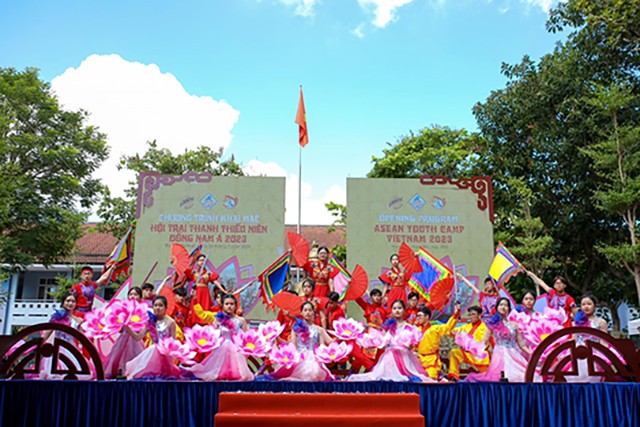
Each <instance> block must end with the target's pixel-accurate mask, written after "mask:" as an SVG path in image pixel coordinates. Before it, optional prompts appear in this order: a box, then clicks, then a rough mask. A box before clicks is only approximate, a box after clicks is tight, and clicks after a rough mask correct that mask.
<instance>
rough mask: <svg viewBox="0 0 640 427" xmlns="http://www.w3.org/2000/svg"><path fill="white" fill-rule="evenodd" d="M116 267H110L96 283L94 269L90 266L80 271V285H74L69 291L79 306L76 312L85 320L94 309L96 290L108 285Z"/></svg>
mask: <svg viewBox="0 0 640 427" xmlns="http://www.w3.org/2000/svg"><path fill="white" fill-rule="evenodd" d="M115 267H116V266H115V264H114V265H112V266H111V267H109V269H108V270H107V271H105V272H104V274H103V275H102V276H100V278H99V279H98V280H96V281H95V282H94V281H93V280H92V279H93V268H91V267H89V266H85V267H82V270H81V271H80V283H76V284H75V285H73V286H72V287H71V290H70V291H69V292H71V293H72V294H73V296H75V297H76V301H77V306H76V309H75V310H76V313H77V315H78V316H79V317H81V318H84V315H85V314H86V313H88V312H90V311H91V309H92V308H93V299H94V298H95V296H96V289H97V288H98V286H103V285H106V284H107V282H108V281H109V277H110V276H111V273H113V270H114V269H115Z"/></svg>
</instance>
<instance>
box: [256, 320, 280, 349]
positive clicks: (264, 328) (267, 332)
mask: <svg viewBox="0 0 640 427" xmlns="http://www.w3.org/2000/svg"><path fill="white" fill-rule="evenodd" d="M282 331H284V325H282V324H280V322H278V321H277V320H271V321H269V322H266V323H262V324H261V325H260V326H258V332H260V333H261V334H262V336H263V337H264V338H265V339H266V340H267V341H268V342H269V343H271V344H272V345H273V343H274V341H275V340H276V338H278V337H279V336H280V334H281V333H282Z"/></svg>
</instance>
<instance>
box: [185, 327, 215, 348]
mask: <svg viewBox="0 0 640 427" xmlns="http://www.w3.org/2000/svg"><path fill="white" fill-rule="evenodd" d="M184 340H185V342H186V343H187V344H188V345H189V348H190V349H191V350H194V351H196V352H198V353H208V352H210V351H212V350H214V349H216V348H218V347H220V345H222V342H223V341H224V337H223V336H221V335H220V330H219V329H216V328H215V326H213V325H206V326H201V325H195V326H194V327H193V328H186V329H185V331H184Z"/></svg>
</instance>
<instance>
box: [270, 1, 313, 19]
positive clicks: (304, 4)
mask: <svg viewBox="0 0 640 427" xmlns="http://www.w3.org/2000/svg"><path fill="white" fill-rule="evenodd" d="M278 1H279V2H280V3H282V4H284V5H286V6H289V7H293V8H295V9H294V13H295V14H296V15H300V16H304V17H309V16H313V8H314V6H315V5H316V4H319V3H320V0H278Z"/></svg>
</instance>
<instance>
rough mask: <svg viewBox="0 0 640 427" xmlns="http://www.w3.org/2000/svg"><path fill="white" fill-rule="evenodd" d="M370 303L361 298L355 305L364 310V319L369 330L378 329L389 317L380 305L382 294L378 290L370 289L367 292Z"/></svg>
mask: <svg viewBox="0 0 640 427" xmlns="http://www.w3.org/2000/svg"><path fill="white" fill-rule="evenodd" d="M369 296H370V297H371V301H372V302H371V303H368V302H366V301H365V300H364V299H363V298H358V299H357V300H356V303H358V305H359V306H360V307H361V308H362V309H363V310H364V318H365V319H366V321H367V326H368V327H369V328H375V329H380V328H381V326H382V324H383V323H384V321H385V320H387V318H388V317H389V313H388V312H387V309H386V308H384V306H383V305H382V292H381V291H380V289H372V290H371V292H369Z"/></svg>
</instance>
